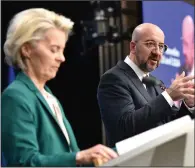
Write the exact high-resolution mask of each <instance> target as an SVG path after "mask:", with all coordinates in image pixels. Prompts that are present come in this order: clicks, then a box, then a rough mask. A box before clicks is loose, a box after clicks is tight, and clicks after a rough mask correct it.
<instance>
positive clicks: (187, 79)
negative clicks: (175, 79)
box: [181, 76, 195, 82]
mask: <svg viewBox="0 0 195 168" xmlns="http://www.w3.org/2000/svg"><path fill="white" fill-rule="evenodd" d="M193 79H195V76H186V77H184V78H183V79H181V80H182V82H188V81H190V80H191V81H192V80H193Z"/></svg>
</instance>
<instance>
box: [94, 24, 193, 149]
mask: <svg viewBox="0 0 195 168" xmlns="http://www.w3.org/2000/svg"><path fill="white" fill-rule="evenodd" d="M166 49H167V46H166V45H165V44H164V33H163V31H162V30H161V29H160V28H159V27H158V26H156V25H154V24H150V23H144V24H141V25H139V26H137V27H136V28H135V30H134V31H133V34H132V41H131V42H130V55H129V56H127V57H126V59H125V60H124V61H119V62H118V63H117V65H116V66H115V67H113V68H111V69H110V70H108V71H107V72H106V73H105V74H104V75H103V76H102V77H101V80H100V84H99V87H98V95H97V96H98V103H99V107H100V111H101V117H102V120H103V122H104V125H105V129H106V136H107V140H108V145H109V146H114V145H115V143H116V142H118V141H120V140H123V139H126V138H128V137H131V136H134V135H136V134H139V133H142V132H144V131H147V130H149V129H151V128H154V127H157V126H159V125H161V124H165V123H167V122H169V121H171V120H173V119H176V118H179V117H182V116H184V115H187V114H189V115H190V116H191V117H193V113H194V83H193V82H192V79H194V76H191V77H190V76H185V73H182V74H181V75H179V76H178V77H176V79H175V80H174V81H173V83H172V84H171V86H170V87H169V88H168V89H165V88H164V87H163V86H162V85H161V86H160V85H148V84H147V83H146V84H144V83H143V82H142V80H143V79H146V77H145V76H147V75H149V76H150V77H151V75H150V74H149V72H151V71H153V70H155V69H156V68H157V67H158V66H159V63H160V60H161V58H162V55H163V53H164V52H165V51H166ZM153 81H158V80H157V79H156V78H154V77H153ZM150 90H152V91H153V95H151V94H150V93H151V92H150ZM177 100H183V103H182V104H181V107H180V108H176V107H175V106H174V101H177Z"/></svg>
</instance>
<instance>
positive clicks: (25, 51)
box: [21, 43, 32, 58]
mask: <svg viewBox="0 0 195 168" xmlns="http://www.w3.org/2000/svg"><path fill="white" fill-rule="evenodd" d="M31 47H32V46H31V45H30V44H29V43H24V44H23V45H22V47H21V54H22V56H23V57H25V58H30V55H31Z"/></svg>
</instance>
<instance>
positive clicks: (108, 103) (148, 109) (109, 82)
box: [97, 73, 171, 139]
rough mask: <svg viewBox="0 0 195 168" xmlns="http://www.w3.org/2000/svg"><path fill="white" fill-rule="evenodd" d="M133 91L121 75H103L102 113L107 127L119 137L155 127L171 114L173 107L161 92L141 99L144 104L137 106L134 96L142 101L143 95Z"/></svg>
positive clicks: (101, 85) (100, 91)
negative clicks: (149, 99)
mask: <svg viewBox="0 0 195 168" xmlns="http://www.w3.org/2000/svg"><path fill="white" fill-rule="evenodd" d="M132 93H133V91H132V87H131V86H130V85H129V84H127V82H126V81H124V78H122V77H120V75H116V74H112V73H108V74H105V75H103V76H102V78H101V81H100V84H99V88H98V95H97V98H98V103H99V107H100V111H101V117H102V119H103V121H104V124H105V126H106V129H107V131H108V132H109V133H111V134H114V135H115V136H117V137H118V138H119V139H123V138H124V137H129V136H133V135H135V134H138V133H141V132H144V131H146V130H148V129H150V128H153V127H154V126H155V125H156V124H157V123H159V122H160V121H162V120H163V119H164V118H165V117H167V116H168V115H171V107H170V106H169V104H168V103H167V101H166V100H165V98H164V97H163V96H162V95H159V96H157V97H156V98H155V99H154V100H152V101H150V102H148V103H146V104H145V105H144V103H143V102H140V104H143V106H142V105H140V107H138V106H137V105H136V104H135V102H134V100H137V102H139V101H141V100H139V99H141V98H140V95H135V92H134V94H132ZM142 101H143V100H142Z"/></svg>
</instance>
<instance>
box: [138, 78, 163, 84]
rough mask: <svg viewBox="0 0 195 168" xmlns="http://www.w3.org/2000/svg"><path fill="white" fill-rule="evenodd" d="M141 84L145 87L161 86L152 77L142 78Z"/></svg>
mask: <svg viewBox="0 0 195 168" xmlns="http://www.w3.org/2000/svg"><path fill="white" fill-rule="evenodd" d="M142 82H143V83H145V84H146V85H161V84H162V82H161V81H160V80H158V79H156V78H155V77H152V76H149V77H144V78H143V80H142Z"/></svg>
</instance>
